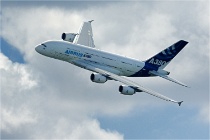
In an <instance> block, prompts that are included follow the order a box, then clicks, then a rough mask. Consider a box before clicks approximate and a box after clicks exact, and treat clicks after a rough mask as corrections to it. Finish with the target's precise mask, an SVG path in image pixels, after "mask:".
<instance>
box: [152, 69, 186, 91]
mask: <svg viewBox="0 0 210 140" xmlns="http://www.w3.org/2000/svg"><path fill="white" fill-rule="evenodd" d="M150 73H151V74H153V75H156V76H160V77H162V78H164V79H166V80H169V81H172V82H174V83H177V84H179V85H181V86H184V87H188V86H187V85H185V84H184V83H182V82H179V81H178V80H176V79H173V78H171V77H168V76H167V75H161V74H159V73H158V72H156V71H150Z"/></svg>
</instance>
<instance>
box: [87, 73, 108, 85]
mask: <svg viewBox="0 0 210 140" xmlns="http://www.w3.org/2000/svg"><path fill="white" fill-rule="evenodd" d="M90 80H91V81H92V82H95V83H105V82H106V81H107V78H106V77H105V76H102V75H101V74H95V73H92V74H91V75H90Z"/></svg>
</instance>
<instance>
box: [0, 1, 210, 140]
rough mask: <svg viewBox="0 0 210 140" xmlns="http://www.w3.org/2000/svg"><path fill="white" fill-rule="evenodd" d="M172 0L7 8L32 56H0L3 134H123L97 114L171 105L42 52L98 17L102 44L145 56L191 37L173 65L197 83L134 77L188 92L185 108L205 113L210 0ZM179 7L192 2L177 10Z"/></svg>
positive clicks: (9, 27)
mask: <svg viewBox="0 0 210 140" xmlns="http://www.w3.org/2000/svg"><path fill="white" fill-rule="evenodd" d="M173 4H174V6H172V4H171V3H165V2H158V3H153V2H149V3H139V2H133V3H132V2H131V3H130V2H122V3H121V2H116V3H115V2H113V3H111V4H107V3H106V5H104V6H103V5H100V4H97V5H91V6H88V8H87V9H83V10H77V9H76V8H72V9H71V8H69V9H66V8H62V7H61V8H60V7H56V6H55V7H53V8H52V7H47V6H46V5H41V6H40V5H39V6H33V5H32V6H29V7H21V6H17V7H14V6H12V8H11V7H10V6H5V7H2V37H3V38H4V39H5V40H6V41H8V42H9V43H10V44H12V45H13V46H14V47H16V48H18V49H19V50H20V51H21V52H22V53H23V54H24V59H25V60H26V63H25V64H18V63H12V62H11V61H10V60H8V58H7V57H6V56H4V55H2V54H1V55H0V57H1V59H0V60H1V61H0V63H1V64H0V69H1V75H2V76H1V79H2V84H1V91H2V92H1V96H2V109H1V110H2V111H1V116H2V127H1V131H2V133H3V136H4V137H3V138H8V137H13V138H59V139H60V138H67V139H68V138H76V139H79V138H91V139H92V138H97V139H99V138H100V139H102V138H104V139H110V138H111V139H123V134H120V133H119V132H117V131H111V130H104V129H102V128H101V126H100V122H99V121H98V120H97V115H104V116H124V115H127V114H129V113H130V112H131V111H132V110H135V109H136V108H138V109H139V110H140V112H141V110H144V109H145V108H159V107H164V106H166V105H169V104H168V103H167V102H164V101H163V102H161V101H160V100H159V99H157V98H154V97H151V96H149V95H146V94H144V93H142V94H137V95H134V96H130V97H128V96H122V95H120V94H119V93H118V89H117V88H118V86H119V85H120V83H118V82H115V81H109V82H107V83H105V84H103V85H101V84H96V83H92V82H91V81H90V80H89V76H90V72H88V71H85V70H82V69H79V68H77V67H75V66H72V65H70V64H68V63H66V62H62V61H58V60H54V59H49V58H47V57H44V56H41V55H40V54H38V53H36V52H35V50H34V48H35V46H36V45H37V44H40V43H41V42H43V41H46V40H49V39H52V40H54V39H55V40H57V39H60V35H61V34H62V33H63V32H77V29H78V28H79V25H80V24H81V22H82V21H84V20H90V19H94V20H95V21H94V22H93V23H92V25H93V31H94V39H95V43H96V46H97V47H99V48H103V49H104V50H108V51H111V52H115V53H120V54H123V55H127V56H130V57H134V58H138V59H143V60H144V59H147V58H148V57H151V56H152V55H154V54H155V53H157V52H159V51H161V50H162V49H165V47H167V46H169V45H171V44H172V43H175V42H176V41H178V40H179V39H186V40H188V41H189V42H190V43H189V44H188V45H187V46H186V48H184V50H183V51H182V52H181V53H180V54H179V55H178V56H177V58H175V60H173V62H171V63H172V64H170V66H169V67H167V69H168V70H169V71H171V73H172V74H171V75H172V77H176V78H177V79H179V80H181V81H182V80H183V81H186V82H187V84H189V85H190V86H191V87H192V88H191V89H185V88H181V87H180V86H177V85H175V84H173V83H170V82H168V81H165V80H162V79H161V78H147V79H146V78H138V79H132V80H134V81H136V82H138V83H140V84H142V85H144V86H146V87H149V88H152V89H154V90H157V91H158V92H161V93H167V92H168V91H170V93H168V94H165V95H167V96H170V97H173V98H175V99H183V100H184V101H185V102H186V104H185V106H186V107H189V108H191V107H192V108H194V107H195V108H196V109H197V108H199V113H198V116H197V117H198V118H199V117H203V116H205V115H206V114H208V113H209V110H208V109H206V105H208V96H209V95H208V91H209V88H208V76H209V75H208V70H209V68H208V61H206V60H208V57H209V54H207V53H206V52H208V46H209V42H208V37H209V34H208V33H207V28H208V26H207V24H206V21H205V20H204V19H206V16H204V14H203V13H204V12H206V9H208V7H207V8H206V6H205V4H204V3H202V2H201V3H197V2H194V3H192V4H191V3H190V4H189V3H177V2H174V3H173ZM197 5H198V6H197ZM180 6H186V7H185V8H184V10H183V9H178V10H177V9H176V7H180ZM167 7H170V8H167ZM79 9H80V8H79ZM192 9H195V10H192ZM207 11H208V10H207ZM185 12H186V13H185ZM191 12H192V14H191ZM183 13H184V15H183ZM195 13H196V15H198V16H193V15H194V14H195ZM110 15H111V16H110ZM188 15H191V17H189V18H186V17H187V16H188ZM200 15H202V16H200ZM206 15H207V14H206ZM192 17H193V18H192ZM191 18H192V20H191ZM178 21H179V22H178ZM180 21H184V22H180ZM206 75H208V76H206ZM177 89H179V90H177ZM178 91H179V92H178ZM198 93H201V95H202V96H201V95H200V94H198ZM154 101H155V103H154V104H153V102H154ZM203 103H205V104H206V105H205V107H204V105H203ZM173 105H174V104H173ZM207 120H208V119H207ZM205 122H207V123H209V122H208V121H205ZM26 132H27V134H26Z"/></svg>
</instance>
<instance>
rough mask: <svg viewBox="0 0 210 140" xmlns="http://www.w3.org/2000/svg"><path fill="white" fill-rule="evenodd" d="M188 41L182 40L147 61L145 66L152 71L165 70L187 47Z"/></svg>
mask: <svg viewBox="0 0 210 140" xmlns="http://www.w3.org/2000/svg"><path fill="white" fill-rule="evenodd" d="M187 43H188V42H187V41H184V40H180V41H178V42H176V43H175V44H173V45H171V46H170V47H168V48H166V49H165V50H163V51H161V52H159V53H158V54H156V55H155V56H153V57H151V58H150V59H148V60H146V61H145V65H146V66H148V67H150V68H152V69H156V70H157V69H164V68H165V67H166V66H167V65H168V64H169V63H170V61H171V60H172V59H173V58H174V57H175V56H176V55H177V54H178V53H179V52H180V51H181V50H182V49H183V48H184V46H185V45H187Z"/></svg>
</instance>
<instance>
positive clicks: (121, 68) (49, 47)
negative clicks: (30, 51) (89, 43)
mask: <svg viewBox="0 0 210 140" xmlns="http://www.w3.org/2000/svg"><path fill="white" fill-rule="evenodd" d="M36 50H37V51H38V52H39V53H41V54H42V55H45V56H48V57H51V58H55V59H59V60H63V61H67V62H69V63H72V64H75V63H74V62H76V61H82V62H85V63H89V64H91V65H93V66H96V67H98V68H101V69H104V70H107V71H109V72H112V73H115V74H117V75H120V76H132V75H134V74H135V73H137V72H138V71H140V70H142V69H143V67H144V66H145V63H144V62H142V61H139V60H136V59H133V58H128V57H124V56H121V55H117V54H113V53H109V52H105V51H102V50H98V49H95V48H91V47H86V46H82V45H78V44H77V45H76V44H72V43H70V42H65V41H47V42H44V43H43V44H42V45H39V46H38V47H37V48H36ZM75 65H76V64H75Z"/></svg>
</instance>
